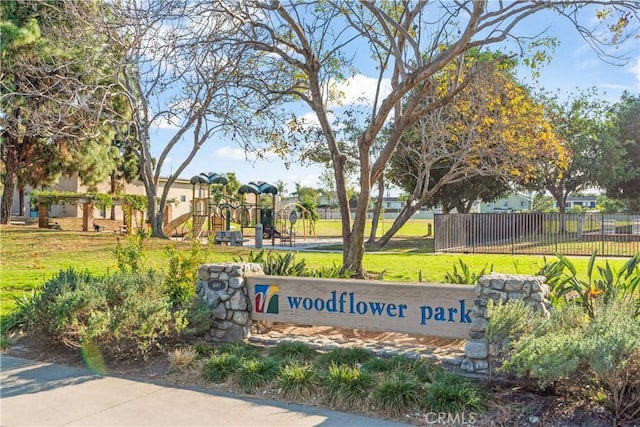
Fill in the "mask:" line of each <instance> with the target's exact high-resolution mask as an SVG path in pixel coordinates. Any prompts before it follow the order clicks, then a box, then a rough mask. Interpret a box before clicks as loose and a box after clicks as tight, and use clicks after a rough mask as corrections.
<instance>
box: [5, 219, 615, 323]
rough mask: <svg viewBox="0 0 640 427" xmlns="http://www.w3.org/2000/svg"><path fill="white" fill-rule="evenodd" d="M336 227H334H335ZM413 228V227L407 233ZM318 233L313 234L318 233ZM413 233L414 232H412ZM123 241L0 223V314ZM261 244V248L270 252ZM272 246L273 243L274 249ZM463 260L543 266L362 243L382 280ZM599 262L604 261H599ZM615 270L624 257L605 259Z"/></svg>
mask: <svg viewBox="0 0 640 427" xmlns="http://www.w3.org/2000/svg"><path fill="white" fill-rule="evenodd" d="M426 224H427V222H426V221H425V220H422V221H412V222H410V223H408V224H407V225H406V226H405V227H407V228H403V230H405V231H403V232H402V233H410V232H414V233H416V234H415V235H418V236H424V234H425V233H423V232H421V231H419V230H424V229H425V228H426ZM317 229H319V230H324V231H323V233H331V234H327V235H332V236H339V235H340V232H339V230H340V223H339V222H337V221H320V222H319V223H318V225H317ZM336 230H337V231H336ZM412 230H413V231H412ZM318 234H319V233H318ZM415 235H414V236H415ZM119 242H121V243H124V238H123V237H122V236H119V235H117V234H114V233H95V232H79V231H59V230H43V229H38V228H35V227H3V228H2V229H0V260H1V263H2V264H1V266H0V267H1V268H0V315H2V316H5V315H6V314H8V313H9V312H10V311H11V310H12V309H13V308H14V307H15V301H14V297H18V298H20V297H22V296H23V295H24V293H30V292H31V291H32V290H33V289H39V288H40V287H41V286H42V284H43V283H44V282H45V281H46V280H48V279H49V278H51V277H52V276H53V275H54V274H55V273H57V272H58V271H60V270H63V269H67V268H75V269H78V270H89V271H91V272H92V273H97V274H103V273H107V272H109V271H114V270H115V269H116V257H115V255H114V254H113V250H114V248H115V247H116V245H117V244H118V243H119ZM167 245H175V246H177V247H178V248H182V249H186V248H188V243H186V242H176V241H170V240H163V239H149V241H148V245H147V258H148V261H147V265H148V266H150V267H153V268H156V269H159V270H164V269H165V268H166V263H167V260H168V256H167V255H166V254H165V253H164V248H165V247H166V246H167ZM270 249H271V248H270V246H269V245H268V244H265V250H270ZM274 249H276V250H277V247H276V248H274ZM332 249H333V250H334V251H318V252H300V253H298V255H297V259H304V260H305V261H306V264H307V265H308V266H309V267H310V268H320V267H324V266H331V265H333V264H335V265H340V264H341V260H342V254H341V247H340V246H339V245H336V246H335V247H333V248H332ZM249 251H251V249H249V248H242V247H228V246H214V247H212V248H211V250H209V251H208V261H209V262H230V261H233V258H234V257H238V256H240V255H246V254H248V253H249ZM254 251H255V249H254ZM459 259H461V260H463V261H464V262H465V263H466V264H467V265H469V267H470V268H471V271H473V272H479V271H480V270H482V269H483V268H484V267H485V266H487V267H489V266H493V271H496V272H500V273H520V274H535V273H536V272H538V271H539V270H540V268H541V267H542V266H543V265H544V262H545V258H544V257H542V256H525V255H522V256H509V255H495V254H434V253H433V240H432V239H428V238H424V237H413V238H408V237H404V238H402V237H398V238H394V239H393V240H392V241H391V242H390V244H389V245H388V246H387V247H385V248H382V249H379V248H374V247H367V253H366V255H365V258H364V266H365V268H366V270H367V271H369V272H371V273H374V274H380V273H384V275H383V280H385V281H398V282H418V281H419V278H420V277H421V278H422V281H424V282H432V283H433V282H442V281H443V280H444V277H445V272H447V271H452V270H453V266H454V264H457V262H458V260H459ZM573 260H574V262H575V265H576V268H577V269H578V271H579V272H581V271H586V266H587V262H588V259H587V258H586V257H581V258H580V257H577V258H575V259H573ZM600 262H601V263H602V264H603V263H604V261H602V260H601V261H600ZM610 262H611V264H612V265H613V266H614V268H615V269H617V268H618V267H619V266H621V265H622V264H623V263H624V262H625V259H615V260H611V261H610Z"/></svg>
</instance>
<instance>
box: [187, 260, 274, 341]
mask: <svg viewBox="0 0 640 427" xmlns="http://www.w3.org/2000/svg"><path fill="white" fill-rule="evenodd" d="M246 276H264V272H263V271H262V266H261V265H260V264H255V263H225V264H204V265H201V266H200V268H199V269H198V282H197V283H196V295H197V296H198V297H199V298H201V299H202V300H203V301H205V302H206V303H207V304H208V305H209V307H211V329H210V330H209V332H208V333H207V334H206V335H205V339H208V340H211V341H215V342H235V341H242V340H243V339H245V338H247V337H248V336H249V329H250V326H251V308H252V301H251V298H250V297H249V290H248V289H247V285H246V282H245V280H244V278H245V277H246Z"/></svg>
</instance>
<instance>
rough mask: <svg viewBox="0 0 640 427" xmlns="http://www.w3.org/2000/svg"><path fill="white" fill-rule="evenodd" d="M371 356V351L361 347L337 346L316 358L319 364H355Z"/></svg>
mask: <svg viewBox="0 0 640 427" xmlns="http://www.w3.org/2000/svg"><path fill="white" fill-rule="evenodd" d="M372 357H373V353H372V352H370V351H369V350H366V349H364V348H362V347H338V348H336V349H333V350H331V351H330V352H328V353H325V354H323V355H321V356H320V357H319V358H318V363H319V364H320V365H324V366H327V365H331V364H334V365H353V366H355V365H357V364H360V363H364V362H366V361H368V360H369V359H371V358H372Z"/></svg>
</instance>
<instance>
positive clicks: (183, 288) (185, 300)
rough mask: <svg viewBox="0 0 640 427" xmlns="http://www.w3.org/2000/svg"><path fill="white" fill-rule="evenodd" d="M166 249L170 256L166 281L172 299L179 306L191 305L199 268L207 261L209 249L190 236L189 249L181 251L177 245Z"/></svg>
mask: <svg viewBox="0 0 640 427" xmlns="http://www.w3.org/2000/svg"><path fill="white" fill-rule="evenodd" d="M164 251H165V253H166V254H167V255H168V256H169V262H168V264H167V273H166V277H165V281H166V284H167V287H168V288H169V295H170V296H171V300H172V301H173V304H174V306H175V307H178V308H182V307H183V306H188V305H191V304H192V300H193V299H194V298H195V296H196V294H195V283H196V282H197V280H198V268H199V267H200V266H201V265H202V264H204V263H205V262H206V261H207V250H206V249H205V248H204V247H203V246H202V243H201V242H200V240H199V239H195V238H190V239H189V250H187V251H179V250H177V249H176V248H175V246H166V247H165V249H164Z"/></svg>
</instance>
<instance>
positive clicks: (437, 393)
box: [422, 370, 486, 413]
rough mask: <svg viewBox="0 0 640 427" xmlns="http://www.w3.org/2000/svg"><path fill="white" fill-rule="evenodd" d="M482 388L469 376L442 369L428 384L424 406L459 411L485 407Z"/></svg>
mask: <svg viewBox="0 0 640 427" xmlns="http://www.w3.org/2000/svg"><path fill="white" fill-rule="evenodd" d="M485 401H486V399H485V396H484V393H483V392H482V390H480V388H479V387H478V386H477V385H475V384H474V383H472V382H471V381H470V380H468V379H467V378H464V377H462V376H460V375H457V374H454V373H451V372H448V371H444V370H443V371H441V372H440V373H439V374H438V375H437V376H436V377H435V379H434V381H433V382H432V383H429V384H427V385H426V391H425V394H424V397H423V401H422V403H423V406H424V407H425V409H426V410H428V411H431V412H447V413H459V412H464V411H476V410H480V409H483V408H485V406H486V405H485V403H484V402H485Z"/></svg>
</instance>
